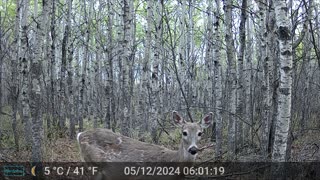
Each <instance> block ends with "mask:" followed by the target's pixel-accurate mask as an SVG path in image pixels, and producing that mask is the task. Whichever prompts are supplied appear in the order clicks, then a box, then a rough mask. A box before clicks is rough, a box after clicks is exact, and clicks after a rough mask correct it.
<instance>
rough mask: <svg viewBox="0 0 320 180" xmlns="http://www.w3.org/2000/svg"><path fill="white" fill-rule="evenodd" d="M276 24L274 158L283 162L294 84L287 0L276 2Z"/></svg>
mask: <svg viewBox="0 0 320 180" xmlns="http://www.w3.org/2000/svg"><path fill="white" fill-rule="evenodd" d="M275 13H276V25H277V34H278V41H279V49H280V59H279V60H280V69H279V71H280V85H279V100H278V116H277V121H276V129H275V140H274V146H273V152H272V160H273V161H275V162H283V161H285V157H286V154H285V153H286V149H287V140H288V131H289V125H290V119H291V86H292V75H291V73H292V39H291V21H290V20H289V18H288V17H289V8H288V7H287V4H286V0H278V1H276V2H275Z"/></svg>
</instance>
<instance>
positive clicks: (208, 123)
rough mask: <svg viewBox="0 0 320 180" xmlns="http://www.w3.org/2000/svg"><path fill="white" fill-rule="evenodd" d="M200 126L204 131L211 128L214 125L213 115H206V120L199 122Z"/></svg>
mask: <svg viewBox="0 0 320 180" xmlns="http://www.w3.org/2000/svg"><path fill="white" fill-rule="evenodd" d="M199 124H200V126H201V127H202V128H203V129H206V128H208V127H209V126H211V125H212V124H213V113H212V112H209V113H208V114H207V115H205V116H204V118H203V119H202V120H201V121H200V122H199Z"/></svg>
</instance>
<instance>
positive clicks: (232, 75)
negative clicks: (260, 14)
mask: <svg viewBox="0 0 320 180" xmlns="http://www.w3.org/2000/svg"><path fill="white" fill-rule="evenodd" d="M224 3H225V4H224V6H225V7H224V9H225V26H226V35H225V39H226V46H227V59H228V68H229V76H228V80H227V81H228V85H229V87H230V90H229V97H228V105H229V111H230V114H229V124H228V152H229V154H228V157H229V158H230V159H232V158H233V157H234V155H235V119H236V118H235V114H236V91H237V85H236V84H237V80H236V61H235V59H234V40H233V33H232V4H233V3H232V0H226V1H224Z"/></svg>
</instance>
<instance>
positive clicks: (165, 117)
mask: <svg viewBox="0 0 320 180" xmlns="http://www.w3.org/2000/svg"><path fill="white" fill-rule="evenodd" d="M319 8H320V2H319V1H317V0H302V1H297V0H288V1H285V0H278V1H277V0H224V1H220V0H215V1H214V0H134V1H133V0H132V1H131V0H119V1H113V0H42V1H38V0H2V1H1V2H0V88H1V91H0V108H1V109H0V112H1V114H0V140H1V141H0V142H1V143H0V158H1V159H0V161H29V160H32V161H35V162H38V161H79V155H78V149H77V147H76V143H75V140H74V139H75V135H76V133H77V132H81V131H84V130H86V129H91V128H97V127H105V128H111V129H112V130H113V131H116V132H120V133H122V134H124V135H126V136H130V137H133V138H136V139H139V140H141V141H145V142H151V143H156V144H161V145H164V146H166V147H169V148H171V149H174V148H177V144H178V141H179V138H180V136H181V135H180V133H181V132H179V130H175V128H174V126H173V125H172V123H171V119H172V117H171V116H172V115H171V112H172V110H177V111H178V112H180V114H183V115H184V117H185V119H188V120H189V121H198V120H200V119H201V118H202V117H203V115H204V114H206V113H207V112H210V111H211V112H213V113H214V120H215V125H214V126H213V128H211V129H210V130H208V131H207V132H206V134H205V137H206V138H204V142H203V144H204V145H205V144H207V143H211V142H214V147H212V148H211V149H208V150H207V151H206V153H203V154H202V155H201V157H202V158H203V160H208V159H211V160H217V159H228V160H244V161H252V160H256V159H259V160H263V159H264V160H266V159H272V160H274V161H310V160H318V161H319V159H320V152H319V146H320V140H319V138H318V137H319V134H320V119H319V117H320V111H319V109H320V49H319V48H320V19H319V17H318V15H319ZM257 157H258V158H257Z"/></svg>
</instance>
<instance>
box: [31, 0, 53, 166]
mask: <svg viewBox="0 0 320 180" xmlns="http://www.w3.org/2000/svg"><path fill="white" fill-rule="evenodd" d="M49 4H50V1H43V4H42V13H41V19H40V21H39V24H38V25H37V29H36V37H37V43H36V45H35V50H34V54H35V59H34V60H33V61H32V62H31V69H30V73H31V74H30V75H31V81H32V83H31V94H30V110H31V117H32V140H33V141H32V161H33V162H41V159H42V155H41V154H42V153H41V141H42V136H41V134H42V117H41V116H42V115H41V95H42V92H41V88H40V79H41V76H42V54H41V52H42V48H43V47H44V42H43V39H44V36H45V32H46V27H45V24H46V21H47V17H48V12H49V9H48V8H49Z"/></svg>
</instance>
